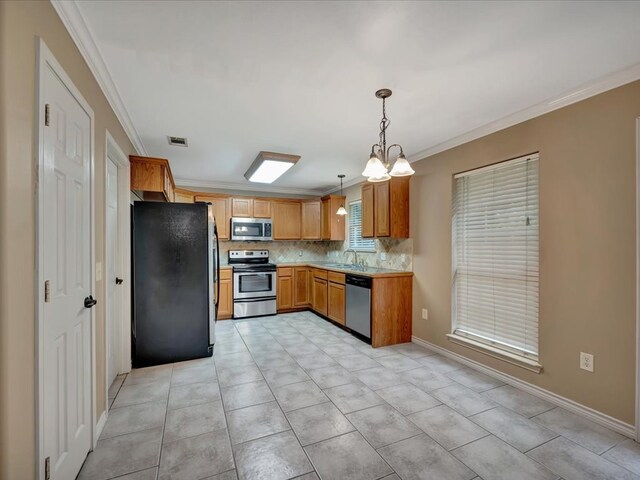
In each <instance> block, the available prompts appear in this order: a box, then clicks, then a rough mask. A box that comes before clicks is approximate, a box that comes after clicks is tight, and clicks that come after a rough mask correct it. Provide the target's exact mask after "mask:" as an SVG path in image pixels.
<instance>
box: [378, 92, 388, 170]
mask: <svg viewBox="0 0 640 480" xmlns="http://www.w3.org/2000/svg"><path fill="white" fill-rule="evenodd" d="M390 124H391V120H389V119H388V118H387V104H386V98H384V97H383V98H382V119H381V120H380V143H379V147H380V153H381V157H382V158H380V160H382V162H383V163H387V158H386V157H387V153H386V147H387V135H386V132H387V128H389V125H390Z"/></svg>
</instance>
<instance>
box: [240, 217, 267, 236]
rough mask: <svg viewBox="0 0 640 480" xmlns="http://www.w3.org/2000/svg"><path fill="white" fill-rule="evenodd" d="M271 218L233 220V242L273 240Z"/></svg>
mask: <svg viewBox="0 0 640 480" xmlns="http://www.w3.org/2000/svg"><path fill="white" fill-rule="evenodd" d="M272 227H273V226H272V224H271V219H270V218H239V217H233V218H232V219H231V240H253V241H267V240H273V233H272Z"/></svg>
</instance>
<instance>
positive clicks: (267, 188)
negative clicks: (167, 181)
mask: <svg viewBox="0 0 640 480" xmlns="http://www.w3.org/2000/svg"><path fill="white" fill-rule="evenodd" d="M175 182H176V186H178V187H181V188H185V189H189V188H193V187H198V188H211V189H215V190H231V191H237V192H264V193H283V194H289V195H299V196H304V197H320V196H322V195H324V192H323V191H322V190H317V189H312V188H295V187H273V186H271V185H269V184H260V183H235V182H211V181H209V180H190V179H188V178H176V179H175Z"/></svg>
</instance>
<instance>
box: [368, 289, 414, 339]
mask: <svg viewBox="0 0 640 480" xmlns="http://www.w3.org/2000/svg"><path fill="white" fill-rule="evenodd" d="M412 285H413V278H412V277H388V278H374V279H373V282H372V288H371V319H372V321H371V346H372V347H384V346H386V345H395V344H397V343H406V342H410V341H411V329H412V321H411V316H412V301H413V300H412V292H413V287H412Z"/></svg>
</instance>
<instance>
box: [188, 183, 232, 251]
mask: <svg viewBox="0 0 640 480" xmlns="http://www.w3.org/2000/svg"><path fill="white" fill-rule="evenodd" d="M194 200H195V201H196V202H206V203H210V204H211V205H212V207H213V216H214V217H215V219H216V227H217V229H218V238H219V239H220V240H229V239H230V235H229V234H230V229H231V226H230V223H231V222H230V216H231V202H230V199H229V197H223V196H219V195H206V194H200V195H196V196H195V198H194Z"/></svg>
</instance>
